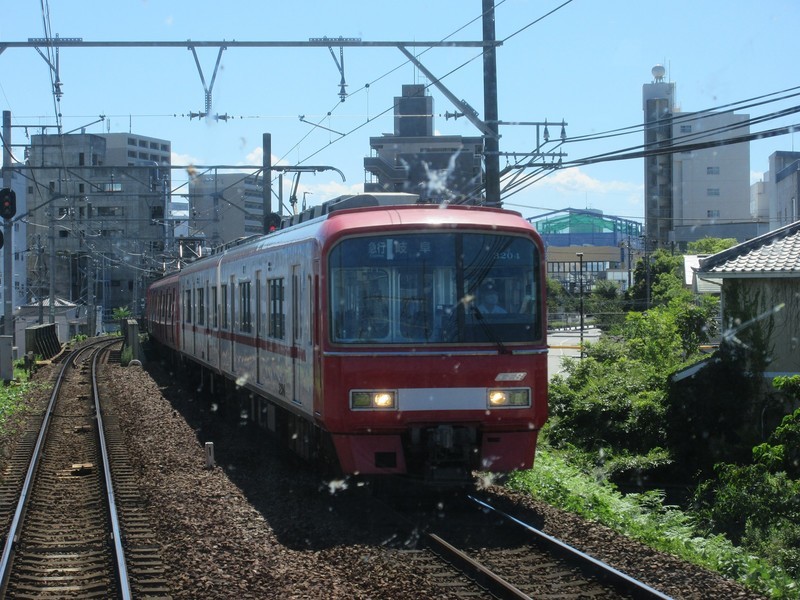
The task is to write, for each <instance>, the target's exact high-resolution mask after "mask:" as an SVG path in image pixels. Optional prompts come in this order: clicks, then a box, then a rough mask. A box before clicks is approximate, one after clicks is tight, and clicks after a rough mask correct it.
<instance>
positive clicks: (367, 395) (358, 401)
mask: <svg viewBox="0 0 800 600" xmlns="http://www.w3.org/2000/svg"><path fill="white" fill-rule="evenodd" d="M350 408H352V409H353V410H395V409H396V408H397V392H395V391H394V390H353V391H351V392H350Z"/></svg>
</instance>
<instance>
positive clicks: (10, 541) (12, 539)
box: [0, 339, 127, 597]
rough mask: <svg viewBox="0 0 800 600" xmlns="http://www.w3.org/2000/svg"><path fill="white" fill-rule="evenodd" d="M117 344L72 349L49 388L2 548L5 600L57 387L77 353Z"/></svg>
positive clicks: (0, 583) (0, 580)
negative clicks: (40, 421)
mask: <svg viewBox="0 0 800 600" xmlns="http://www.w3.org/2000/svg"><path fill="white" fill-rule="evenodd" d="M118 341H119V340H116V339H115V340H112V341H108V340H101V341H99V342H94V343H92V344H89V345H87V346H84V347H82V348H79V349H77V350H74V351H73V352H72V354H71V355H70V356H69V357H67V359H66V360H64V363H63V365H62V367H61V370H60V371H59V373H58V377H57V378H56V381H55V384H54V385H53V392H52V393H51V394H50V400H49V401H48V404H47V408H46V410H45V413H44V418H43V419H42V424H41V427H40V428H39V435H38V437H37V439H36V445H35V446H34V448H33V454H32V457H31V461H30V464H29V465H28V471H27V473H26V475H25V480H24V482H23V484H22V489H21V491H20V497H19V501H18V502H17V508H16V510H15V511H14V518H13V519H12V521H11V526H10V528H9V530H8V535H7V537H6V541H5V544H4V546H3V554H2V557H0V597H5V592H6V587H7V585H8V577H9V575H10V573H11V568H10V567H11V563H12V560H13V557H14V553H15V551H16V546H17V543H18V542H19V531H20V528H21V526H22V522H23V520H24V518H25V514H26V512H27V509H28V500H29V495H30V492H31V490H32V488H33V479H34V477H35V475H36V471H37V469H38V467H39V461H40V459H41V456H42V450H43V447H44V443H45V440H46V439H47V434H48V431H49V429H50V421H51V418H52V415H53V408H54V407H55V404H56V401H57V400H58V396H59V393H60V392H61V387H62V384H63V382H64V379H65V376H66V372H67V369H68V368H69V367H71V366H72V365H74V364H75V362H76V360H77V358H78V357H79V356H80V354H81V352H83V351H84V350H86V349H87V347H89V346H95V345H96V346H101V345H103V344H105V345H107V346H110V345H112V344H114V343H116V342H118ZM98 354H99V351H98ZM96 356H97V354H95V358H96ZM99 421H100V415H99V413H98V423H99ZM104 464H105V456H104ZM109 482H110V480H109ZM115 537H118V536H115ZM126 583H127V579H126Z"/></svg>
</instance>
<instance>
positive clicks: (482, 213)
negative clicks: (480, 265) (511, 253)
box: [167, 202, 538, 277]
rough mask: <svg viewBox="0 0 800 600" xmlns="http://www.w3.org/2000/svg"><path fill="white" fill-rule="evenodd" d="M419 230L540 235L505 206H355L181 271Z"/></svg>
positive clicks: (233, 248)
mask: <svg viewBox="0 0 800 600" xmlns="http://www.w3.org/2000/svg"><path fill="white" fill-rule="evenodd" d="M345 206H347V205H346V204H345ZM420 226H437V227H443V228H462V227H465V226H469V227H474V228H476V229H487V230H495V229H498V228H501V229H504V230H507V231H517V232H520V233H528V234H529V233H530V232H534V233H535V228H534V227H533V226H532V225H531V224H530V223H529V222H528V221H527V220H525V219H523V218H522V215H521V214H520V213H518V212H516V211H510V210H506V209H501V208H493V207H486V206H471V205H462V204H442V205H437V204H422V203H404V204H382V203H367V204H363V203H362V202H358V203H357V206H356V207H352V205H349V206H347V207H344V206H342V207H341V208H340V207H336V208H335V209H333V210H329V211H327V212H325V213H324V214H322V215H320V216H317V217H315V218H312V219H310V220H305V221H300V222H298V223H297V224H295V225H291V226H285V227H283V228H281V229H278V230H276V231H274V232H272V233H268V234H265V235H260V236H252V237H250V238H245V239H243V240H237V241H236V242H235V243H232V244H228V245H226V246H224V247H222V248H221V249H220V250H218V251H217V252H216V253H215V254H212V255H210V256H208V257H205V258H202V259H199V260H197V261H194V262H192V263H190V264H188V265H186V266H185V267H184V268H183V269H182V270H181V271H179V272H177V273H184V274H187V273H191V272H193V271H194V270H196V269H206V268H208V267H209V265H210V264H221V263H223V262H227V261H228V260H232V259H235V258H238V257H240V256H243V255H246V254H250V253H252V252H257V251H259V250H263V249H266V248H275V247H278V246H282V245H285V244H292V243H296V242H299V241H302V240H316V241H317V243H319V244H320V245H322V244H324V243H326V242H332V241H334V240H335V239H338V238H339V237H341V236H343V235H348V234H357V233H359V232H361V231H363V232H368V231H370V230H374V229H375V228H381V227H392V228H400V229H404V228H408V229H414V228H417V227H420ZM537 238H538V235H537ZM167 277H169V276H167Z"/></svg>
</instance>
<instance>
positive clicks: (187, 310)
mask: <svg viewBox="0 0 800 600" xmlns="http://www.w3.org/2000/svg"><path fill="white" fill-rule="evenodd" d="M183 315H184V321H185V322H186V323H191V322H192V290H186V303H185V305H184V307H183Z"/></svg>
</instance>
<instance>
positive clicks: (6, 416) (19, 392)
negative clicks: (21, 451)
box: [0, 362, 33, 434]
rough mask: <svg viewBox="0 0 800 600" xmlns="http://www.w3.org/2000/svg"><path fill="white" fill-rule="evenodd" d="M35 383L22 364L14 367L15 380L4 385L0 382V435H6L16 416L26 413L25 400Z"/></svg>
mask: <svg viewBox="0 0 800 600" xmlns="http://www.w3.org/2000/svg"><path fill="white" fill-rule="evenodd" d="M32 385H33V383H32V382H31V381H30V378H29V377H28V372H27V371H26V370H25V369H24V368H23V366H22V362H19V363H16V364H15V365H14V380H13V381H11V382H9V383H8V385H4V384H3V383H2V382H0V434H3V433H6V432H7V428H8V426H9V423H10V422H11V419H13V417H14V415H16V414H18V413H20V412H21V411H24V409H25V398H26V397H27V394H28V392H29V391H30V389H31V386H32Z"/></svg>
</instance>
